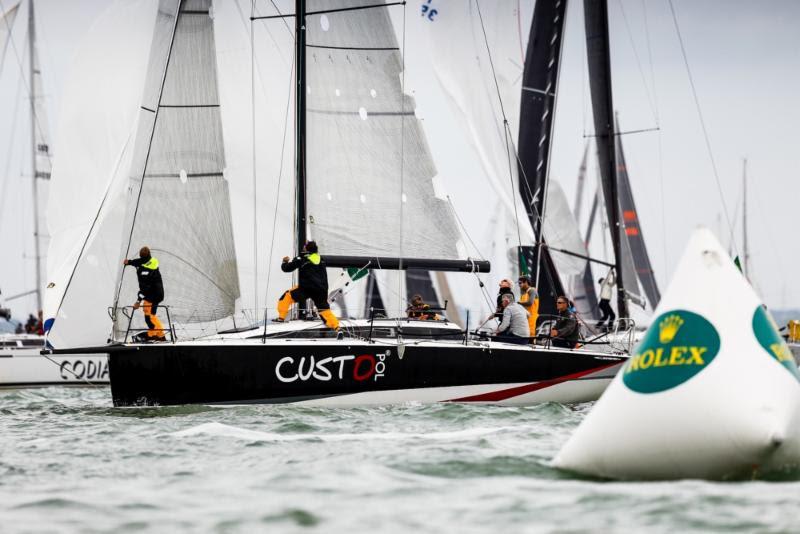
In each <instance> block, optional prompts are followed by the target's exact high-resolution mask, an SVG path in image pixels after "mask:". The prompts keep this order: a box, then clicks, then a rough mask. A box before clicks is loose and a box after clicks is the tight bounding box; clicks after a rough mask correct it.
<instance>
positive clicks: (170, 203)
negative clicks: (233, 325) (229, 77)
mask: <svg viewBox="0 0 800 534" xmlns="http://www.w3.org/2000/svg"><path fill="white" fill-rule="evenodd" d="M216 61H217V59H216V52H215V40H214V31H213V20H212V17H211V0H192V1H189V0H183V1H178V0H162V1H161V2H160V4H159V10H158V19H157V22H156V28H155V31H154V34H153V45H152V47H151V49H150V61H149V65H148V74H147V81H146V83H145V91H144V97H143V100H142V110H141V112H140V118H139V129H138V132H137V137H136V145H135V149H134V150H135V152H134V159H133V163H132V168H131V172H130V176H131V182H130V190H129V195H128V213H127V216H126V224H125V227H124V228H123V232H124V233H123V243H122V245H123V246H122V257H129V258H130V257H134V256H137V255H138V254H137V251H138V250H139V248H140V247H142V246H145V245H146V246H148V247H149V248H150V250H151V251H152V253H153V255H154V256H156V257H158V259H159V261H160V269H159V270H160V271H161V275H162V277H163V280H164V286H165V288H167V289H166V291H165V302H164V304H165V305H168V306H169V315H170V317H171V319H172V320H174V321H177V322H179V323H195V322H206V321H214V320H216V319H221V318H224V317H227V316H231V315H233V313H234V311H235V304H236V300H237V299H238V298H239V279H238V270H237V266H236V253H235V249H234V241H233V228H232V222H231V213H230V199H229V194H228V182H227V180H226V179H225V176H224V172H223V171H224V169H225V154H224V146H223V140H222V124H221V119H220V105H219V96H218V91H217V70H216ZM120 270H121V272H122V279H121V288H120V291H119V300H118V301H117V302H116V303H117V304H119V303H121V304H122V305H125V304H127V303H130V302H133V301H134V300H136V294H137V291H138V282H137V280H136V276H135V274H134V273H133V270H132V269H128V270H127V271H122V269H121V268H120Z"/></svg>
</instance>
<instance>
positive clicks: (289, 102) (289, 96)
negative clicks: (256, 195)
mask: <svg viewBox="0 0 800 534" xmlns="http://www.w3.org/2000/svg"><path fill="white" fill-rule="evenodd" d="M293 50H294V48H293ZM296 65H297V57H296V55H295V53H294V52H292V68H291V69H290V70H289V89H288V90H287V91H286V95H287V96H286V111H285V112H284V118H283V139H282V140H281V158H280V163H279V166H278V183H277V188H276V191H277V194H276V195H275V209H273V211H272V229H273V231H272V236H271V237H270V242H269V255H268V256H267V262H271V261H272V254H273V253H274V250H275V234H276V233H277V232H275V228H276V227H277V226H276V225H277V222H278V207H279V206H280V198H281V194H280V193H281V183H282V179H283V162H284V158H285V156H286V134H287V132H288V131H289V111H290V110H291V107H292V87H293V86H294V71H295V67H296ZM254 135H255V133H254ZM293 219H294V217H293ZM256 261H258V259H257V258H256ZM271 275H272V269H270V268H267V285H266V288H265V289H264V291H265V294H264V306H265V311H266V309H268V308H269V306H268V302H269V287H270V286H269V283H270V279H271ZM265 317H266V313H265Z"/></svg>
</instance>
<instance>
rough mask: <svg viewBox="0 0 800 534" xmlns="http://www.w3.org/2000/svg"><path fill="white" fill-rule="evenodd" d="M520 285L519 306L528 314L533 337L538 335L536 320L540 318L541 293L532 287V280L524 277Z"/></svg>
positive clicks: (521, 277)
mask: <svg viewBox="0 0 800 534" xmlns="http://www.w3.org/2000/svg"><path fill="white" fill-rule="evenodd" d="M517 283H519V304H520V306H522V307H523V308H525V311H527V312H528V329H529V330H530V332H531V335H532V336H535V335H536V320H537V319H538V318H539V292H538V291H536V288H535V287H533V286H532V285H531V278H530V277H529V276H528V275H522V276H520V277H519V280H517Z"/></svg>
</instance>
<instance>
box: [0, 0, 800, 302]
mask: <svg viewBox="0 0 800 534" xmlns="http://www.w3.org/2000/svg"><path fill="white" fill-rule="evenodd" d="M0 1H2V8H3V10H5V9H7V8H8V7H10V6H11V5H13V2H11V1H10V0H0ZM521 1H522V3H523V4H529V2H525V1H524V0H521ZM673 2H674V5H675V8H676V11H677V15H678V21H679V24H680V29H681V31H682V34H683V38H684V44H685V46H686V51H687V54H688V60H689V63H690V67H691V69H692V74H693V77H694V82H695V85H696V88H697V92H698V98H699V100H700V105H701V109H702V111H703V114H704V118H705V122H706V125H707V127H708V134H709V138H710V142H711V146H712V149H713V155H714V158H715V161H716V165H717V169H718V172H719V179H720V181H721V186H722V189H723V193H724V196H725V199H726V202H727V204H728V211H729V215H730V217H731V218H733V217H734V214H735V213H738V222H739V223H740V222H741V208H737V207H736V204H737V203H740V202H741V165H742V163H741V160H742V158H743V157H747V158H748V161H749V169H750V172H749V176H750V193H751V194H750V195H749V197H748V198H749V221H750V246H751V255H752V256H751V258H752V259H751V265H752V274H753V281H754V282H755V285H756V287H757V289H758V290H759V291H760V292H761V294H762V295H763V297H764V298H765V300H766V301H767V304H768V305H769V306H771V307H786V306H793V305H797V304H798V303H800V288H798V287H796V285H793V284H792V283H791V281H792V280H791V278H790V277H791V276H792V274H793V267H794V266H795V265H798V264H800V247H796V246H792V243H793V241H794V239H795V237H794V233H793V228H794V226H795V225H796V222H797V220H798V216H797V212H796V209H797V208H796V204H797V203H798V199H800V180H798V172H800V171H798V165H797V162H796V160H797V156H796V154H797V147H798V145H800V143H799V142H798V141H800V134H798V124H800V106H798V104H797V101H796V100H797V98H798V96H797V95H799V94H800V33H798V31H797V28H798V27H800V2H796V1H793V0H770V1H767V0H763V1H759V2H753V1H746V0H724V1H723V0H715V1H711V0H699V1H695V0H693V1H689V0H673ZM416 4H417V2H414V1H410V2H409V4H408V9H409V10H416V9H417V5H416ZM490 4H491V2H489V1H488V0H482V7H483V6H486V5H490ZM609 4H610V9H611V14H610V16H611V31H612V65H613V69H614V103H615V107H616V108H617V109H618V111H619V113H620V121H621V125H622V129H623V130H636V129H647V128H653V127H655V126H656V125H657V124H658V126H659V127H660V131H659V132H650V133H641V134H633V135H626V136H624V137H623V138H622V139H623V142H624V146H625V151H626V157H627V160H628V167H629V172H630V175H631V181H632V184H633V188H634V194H635V195H636V200H637V203H638V207H639V216H640V219H641V224H642V227H643V231H644V233H645V236H646V239H647V243H648V247H649V249H650V254H651V257H652V260H653V266H654V268H655V269H656V272H657V277H658V280H659V282H660V283H661V285H662V290H663V287H664V285H665V284H666V282H667V280H668V279H669V275H670V273H671V272H672V270H673V269H674V267H675V264H676V262H677V261H678V259H679V256H680V254H681V252H682V250H683V247H684V244H685V243H686V240H687V238H688V236H689V234H690V232H691V230H692V229H693V228H694V227H695V226H697V225H698V224H705V225H707V226H709V227H710V228H712V229H713V230H715V232H719V231H720V230H721V231H722V233H723V234H724V235H723V243H726V244H727V241H728V229H727V223H726V221H725V216H724V215H723V212H722V204H721V201H720V194H719V192H718V187H717V184H716V182H715V178H714V174H713V172H712V167H711V163H710V159H709V156H708V152H707V149H706V146H705V140H704V138H703V134H702V130H701V127H700V122H699V119H698V114H697V111H696V109H695V104H694V100H693V97H692V93H691V87H690V85H689V79H688V77H687V74H686V69H685V67H684V64H683V59H682V56H681V52H680V47H679V43H678V40H677V36H676V32H675V28H674V26H673V22H672V17H671V15H670V9H669V3H668V1H667V0H609ZM36 5H37V18H38V22H39V29H38V33H39V41H40V57H41V62H42V69H43V73H44V79H45V85H46V87H47V92H48V97H49V101H48V104H49V113H50V131H51V132H54V131H55V121H56V118H57V112H58V107H59V100H58V96H59V88H60V87H61V86H62V85H63V81H64V79H65V77H66V76H67V75H68V69H69V63H70V60H71V56H72V53H73V50H74V47H75V46H76V45H77V44H78V43H79V42H80V38H81V36H82V35H83V33H84V32H85V31H86V29H87V28H88V27H89V26H90V25H91V23H92V19H93V18H94V17H95V16H96V15H97V14H98V13H99V12H100V10H101V9H102V8H103V6H105V5H107V3H106V1H105V0H80V1H77V0H72V1H64V0H38V1H37V4H36ZM531 9H532V8H531V7H530V5H526V6H525V7H524V9H523V11H524V12H527V13H529V12H530V11H531ZM582 11H583V8H582V2H579V1H576V0H571V3H570V5H569V8H568V18H567V21H568V22H567V29H566V31H567V38H566V46H565V49H564V56H563V62H562V77H561V86H560V94H559V102H558V106H559V107H558V110H557V115H556V133H555V140H554V146H553V155H552V170H551V173H552V176H553V177H557V178H559V179H560V180H561V181H562V183H563V185H564V187H565V189H566V191H567V194H568V195H569V197H570V198H572V196H573V193H574V183H575V175H576V173H577V169H578V165H579V160H580V157H581V155H582V153H583V146H584V143H585V138H584V134H585V133H586V134H591V129H592V128H591V124H592V121H591V111H590V108H589V97H588V81H587V79H586V74H585V69H586V67H585V45H584V41H583V14H582ZM623 13H624V16H623ZM20 16H22V17H25V16H26V10H24V9H23V10H21V12H20ZM626 19H627V25H626V22H625V21H626ZM645 20H646V21H647V25H645ZM20 29H24V24H18V27H17V31H16V32H15V34H14V38H15V40H16V42H17V46H18V48H20V50H21V47H22V46H23V44H22V43H23V37H24V31H19V30H20ZM629 32H630V33H629ZM648 40H649V46H650V53H648ZM634 50H635V52H636V54H638V58H639V63H640V64H641V70H640V68H639V64H638V63H637V60H636V56H635V54H634ZM650 57H652V62H651V61H650ZM651 65H652V70H651ZM17 69H18V67H17V65H16V60H15V58H14V56H13V53H11V52H10V55H9V56H8V58H7V59H6V63H5V65H4V69H3V73H2V77H1V78H0V116H2V117H3V120H2V121H0V172H2V170H3V169H5V165H6V154H7V153H8V152H7V151H8V150H9V143H10V142H11V140H12V139H13V140H14V141H15V142H16V147H15V148H13V149H12V152H11V153H12V154H14V157H13V158H12V160H11V161H10V163H9V169H10V172H9V174H8V175H7V176H4V177H0V180H2V181H0V191H2V192H4V193H5V195H4V198H2V199H0V206H2V212H0V246H2V250H3V251H4V254H3V260H2V261H0V288H2V290H3V294H4V295H11V294H14V293H17V292H21V291H24V290H26V289H29V288H31V287H32V283H33V270H32V269H33V261H32V260H31V259H30V256H31V254H32V252H31V251H32V244H31V240H30V239H29V236H30V234H31V231H32V230H31V225H32V222H31V215H30V198H29V197H30V189H31V188H30V182H29V180H28V179H27V177H25V176H21V173H23V172H27V169H26V166H27V162H28V159H29V155H28V152H26V151H27V150H28V149H27V144H26V143H27V139H28V133H27V122H26V121H27V115H25V114H24V113H22V112H24V109H25V108H24V106H25V103H24V102H21V103H20V104H19V105H20V110H19V111H18V112H19V113H21V114H20V115H19V116H18V117H17V119H16V120H17V127H16V129H15V130H14V131H13V132H12V131H11V128H10V124H11V123H12V122H13V114H14V109H15V107H16V105H17V104H16V102H15V95H16V91H17V80H18V75H17ZM651 73H652V74H651ZM654 102H655V104H656V105H655V109H654V106H653V103H654ZM659 143H660V146H661V155H660V157H659ZM53 151H54V153H55V154H56V155H57V154H58V146H57V144H56V143H54V150H53ZM590 187H591V188H592V189H593V188H594V184H593V181H592V182H591V183H590ZM735 236H736V240H737V244H738V246H739V247H741V232H740V230H739V229H738V226H737V229H736V234H735ZM732 298H735V296H732ZM10 304H11V307H12V310H13V311H14V313H15V314H16V315H17V316H18V317H21V316H22V315H23V314H26V313H28V312H30V311H33V310H34V304H33V300H31V299H21V300H19V301H15V302H12V303H10Z"/></svg>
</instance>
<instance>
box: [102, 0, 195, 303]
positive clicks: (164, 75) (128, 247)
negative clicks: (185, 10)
mask: <svg viewBox="0 0 800 534" xmlns="http://www.w3.org/2000/svg"><path fill="white" fill-rule="evenodd" d="M182 6H183V0H181V1H180V2H178V9H177V11H176V13H175V22H174V23H173V24H172V33H171V35H170V40H169V50H168V51H167V57H166V60H165V63H164V72H163V73H162V75H161V84H160V87H159V91H158V103H157V105H156V109H155V111H154V112H153V113H154V115H155V116H154V117H153V127H152V128H151V129H150V139H149V140H148V142H147V154H146V155H145V158H144V165H143V167H142V179H141V181H140V182H139V192H138V194H137V195H136V206H135V207H134V210H133V218H132V219H131V231H130V233H129V234H128V244H127V245H126V247H125V257H126V258H127V257H128V255H129V254H130V252H131V242H132V241H133V230H134V229H135V228H136V216H137V215H138V213H139V203H140V201H141V199H142V191H143V190H144V178H145V174H146V173H147V164H148V163H149V161H150V151H151V149H152V148H153V138H154V137H155V133H156V125H157V124H158V112H159V109H160V108H161V99H162V97H163V96H164V84H165V83H166V80H167V72H168V71H169V62H170V59H171V58H172V49H173V46H174V45H175V33H176V31H177V28H178V20H180V13H181V7H182ZM124 280H125V266H123V267H122V273H121V274H120V277H119V286H118V287H117V295H116V297H115V298H114V309H116V308H117V306H118V305H119V298H120V294H121V293H122V283H123V281H124Z"/></svg>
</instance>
